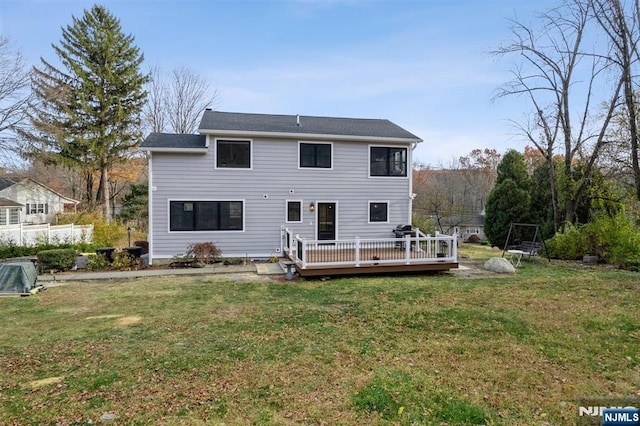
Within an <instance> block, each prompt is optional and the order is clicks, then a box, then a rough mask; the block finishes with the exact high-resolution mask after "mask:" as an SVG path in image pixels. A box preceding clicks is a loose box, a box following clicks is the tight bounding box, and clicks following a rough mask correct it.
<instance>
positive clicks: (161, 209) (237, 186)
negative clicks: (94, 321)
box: [151, 137, 411, 259]
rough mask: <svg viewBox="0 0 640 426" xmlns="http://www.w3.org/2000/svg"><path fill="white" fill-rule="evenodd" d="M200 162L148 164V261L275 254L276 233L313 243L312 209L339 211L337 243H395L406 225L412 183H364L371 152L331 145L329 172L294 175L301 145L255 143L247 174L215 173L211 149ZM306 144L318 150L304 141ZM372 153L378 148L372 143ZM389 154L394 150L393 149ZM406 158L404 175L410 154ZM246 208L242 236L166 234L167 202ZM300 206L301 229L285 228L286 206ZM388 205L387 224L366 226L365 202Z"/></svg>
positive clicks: (170, 159) (164, 157)
mask: <svg viewBox="0 0 640 426" xmlns="http://www.w3.org/2000/svg"><path fill="white" fill-rule="evenodd" d="M209 138H210V141H209V150H208V152H207V154H206V155H203V154H175V153H173V154H169V153H158V152H154V153H153V154H152V155H153V158H152V162H151V165H152V166H151V179H152V182H153V183H152V190H151V203H152V205H151V209H152V210H153V213H152V236H151V241H152V247H151V251H152V256H153V258H155V259H162V258H171V257H173V256H175V255H176V254H180V253H184V252H185V251H186V248H187V246H188V245H189V244H191V243H196V242H205V241H212V242H214V243H215V244H216V245H217V246H218V247H219V248H220V249H221V250H222V252H223V255H224V256H227V257H238V256H249V257H266V256H271V255H274V254H279V253H278V250H279V249H280V228H281V226H283V225H284V226H286V227H288V228H289V229H291V230H293V232H294V233H295V234H299V235H300V236H302V237H304V238H309V239H315V238H316V213H317V209H316V211H314V212H310V211H309V203H311V202H314V203H317V202H335V203H337V215H336V217H337V220H336V221H337V230H336V238H338V239H347V238H353V237H356V236H358V237H361V238H375V237H389V238H390V237H393V233H392V232H391V231H392V229H393V228H394V227H395V226H396V225H397V224H405V223H408V221H409V220H410V219H409V218H410V213H409V208H410V194H411V190H410V177H409V176H407V177H389V178H379V177H378V178H370V177H369V146H370V144H368V143H360V142H335V141H328V142H333V145H332V146H333V152H332V169H331V170H327V169H313V168H302V169H301V168H299V163H298V161H299V160H298V155H299V154H298V152H299V151H298V142H299V141H298V140H268V139H258V138H256V139H253V140H252V144H253V145H252V156H253V158H252V169H250V170H248V169H216V168H214V164H215V158H214V151H215V143H214V139H213V138H212V137H209ZM303 142H320V141H317V140H314V141H303ZM375 145H377V146H378V145H380V144H379V143H376V144H375ZM390 146H391V145H390ZM402 146H405V147H406V148H407V151H408V164H407V168H408V169H409V171H408V173H409V174H410V165H411V146H410V145H409V144H405V145H402ZM172 200H176V201H177V200H183V201H208V200H217V201H235V200H242V201H243V203H244V211H243V215H244V229H243V230H242V231H204V232H169V222H168V221H169V218H168V215H169V202H170V201H172ZM287 200H300V201H302V212H301V213H302V222H300V223H286V201H287ZM371 201H378V202H388V203H389V222H388V223H369V202H371Z"/></svg>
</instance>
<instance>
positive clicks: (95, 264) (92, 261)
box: [87, 253, 109, 271]
mask: <svg viewBox="0 0 640 426" xmlns="http://www.w3.org/2000/svg"><path fill="white" fill-rule="evenodd" d="M108 267H109V261H108V260H107V256H105V255H104V254H102V253H100V254H96V255H90V256H89V257H88V258H87V270H89V271H103V270H105V269H107V268H108Z"/></svg>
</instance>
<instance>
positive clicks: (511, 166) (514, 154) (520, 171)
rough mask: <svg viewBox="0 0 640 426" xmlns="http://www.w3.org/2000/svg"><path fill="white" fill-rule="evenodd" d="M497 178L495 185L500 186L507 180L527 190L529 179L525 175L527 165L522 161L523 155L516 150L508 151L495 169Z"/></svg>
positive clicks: (527, 175)
mask: <svg viewBox="0 0 640 426" xmlns="http://www.w3.org/2000/svg"><path fill="white" fill-rule="evenodd" d="M497 173H498V177H497V178H496V184H500V183H502V182H504V181H505V180H507V179H511V180H513V181H514V182H515V183H516V184H517V185H518V186H519V187H520V188H523V189H529V186H530V178H529V174H528V173H527V165H526V164H525V161H524V155H522V154H521V153H519V152H518V151H516V150H513V149H511V150H509V151H508V152H507V153H506V154H505V155H504V157H502V160H501V161H500V164H498V168H497Z"/></svg>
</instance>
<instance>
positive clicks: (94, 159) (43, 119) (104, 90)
mask: <svg viewBox="0 0 640 426" xmlns="http://www.w3.org/2000/svg"><path fill="white" fill-rule="evenodd" d="M52 47H53V49H54V52H55V53H56V55H57V56H58V58H59V60H60V62H61V64H62V68H60V69H59V68H56V67H55V66H53V65H52V64H51V63H49V62H47V61H45V60H44V59H42V58H41V61H42V67H41V68H37V67H34V70H33V71H34V72H33V76H32V87H33V90H34V93H35V95H36V97H37V98H38V100H39V101H40V105H39V106H38V107H37V108H34V109H33V111H32V113H31V117H30V118H31V122H32V124H33V127H34V129H35V131H33V132H31V133H28V134H25V136H27V137H28V139H29V140H30V142H31V144H30V149H29V152H28V154H29V155H31V156H33V157H36V158H40V159H42V160H44V161H45V162H46V163H54V164H62V165H65V166H68V167H72V168H77V169H81V170H82V172H83V174H84V176H85V185H86V186H85V199H86V201H87V203H88V205H89V207H93V206H95V205H96V204H97V205H98V206H100V207H101V210H102V212H103V214H104V216H105V218H108V217H109V199H110V196H109V185H108V179H109V171H110V170H111V168H112V167H113V166H114V165H115V164H118V163H123V162H125V161H127V158H128V155H129V154H130V153H131V151H133V150H134V149H135V148H136V147H137V146H138V144H139V143H140V142H141V140H142V132H141V129H140V115H141V111H142V107H143V105H144V102H145V99H146V95H147V93H146V92H145V90H144V85H145V84H146V82H147V81H148V76H147V75H144V74H141V73H140V66H141V64H142V61H143V55H142V54H141V53H140V51H139V49H138V48H137V47H136V46H134V45H133V36H131V35H125V34H124V33H123V32H122V29H121V26H120V22H119V20H118V19H116V18H115V17H114V16H113V15H112V14H111V13H109V12H108V11H107V10H106V9H105V8H104V7H102V6H98V5H94V6H93V7H92V8H91V10H89V11H87V10H85V12H84V15H83V16H82V18H80V19H78V18H75V17H73V24H72V25H69V26H67V27H66V28H63V29H62V39H61V41H60V44H59V45H52ZM96 177H98V188H97V190H95V191H94V186H95V185H94V179H95V178H96Z"/></svg>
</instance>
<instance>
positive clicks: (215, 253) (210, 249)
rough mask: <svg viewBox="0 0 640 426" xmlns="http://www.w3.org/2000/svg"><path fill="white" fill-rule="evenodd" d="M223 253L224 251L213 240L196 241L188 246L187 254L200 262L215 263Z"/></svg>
mask: <svg viewBox="0 0 640 426" xmlns="http://www.w3.org/2000/svg"><path fill="white" fill-rule="evenodd" d="M221 255H222V251H221V250H220V249H219V248H218V247H216V245H215V244H214V243H212V242H206V243H194V244H191V245H189V247H187V256H188V257H191V258H193V259H195V260H197V261H198V262H203V263H214V262H215V261H216V260H218V258H219V257H220V256H221Z"/></svg>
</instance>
